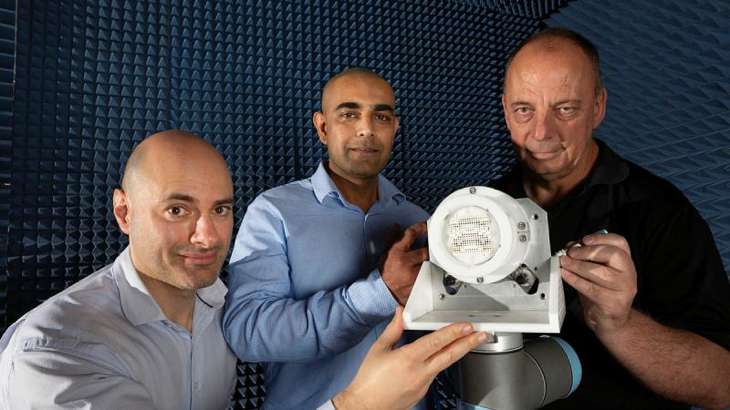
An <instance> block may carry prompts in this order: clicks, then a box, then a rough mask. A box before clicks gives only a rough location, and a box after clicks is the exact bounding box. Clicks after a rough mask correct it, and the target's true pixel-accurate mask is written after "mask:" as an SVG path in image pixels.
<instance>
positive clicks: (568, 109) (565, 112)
mask: <svg viewBox="0 0 730 410" xmlns="http://www.w3.org/2000/svg"><path fill="white" fill-rule="evenodd" d="M575 111H576V108H575V107H560V108H558V112H559V113H560V114H562V115H569V114H572V113H574V112H575Z"/></svg>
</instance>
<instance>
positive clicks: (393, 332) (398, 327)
mask: <svg viewBox="0 0 730 410" xmlns="http://www.w3.org/2000/svg"><path fill="white" fill-rule="evenodd" d="M401 335H403V306H398V307H397V308H395V315H393V320H391V321H390V323H388V327H386V328H385V331H383V334H381V335H380V337H379V338H378V340H376V341H375V343H374V344H373V350H375V349H377V350H393V346H395V344H396V343H398V341H399V340H400V337H401Z"/></svg>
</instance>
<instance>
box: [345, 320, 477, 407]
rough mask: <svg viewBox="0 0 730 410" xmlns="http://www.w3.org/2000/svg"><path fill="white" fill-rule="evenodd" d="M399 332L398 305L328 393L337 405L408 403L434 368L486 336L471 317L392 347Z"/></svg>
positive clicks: (419, 392) (422, 391)
mask: <svg viewBox="0 0 730 410" xmlns="http://www.w3.org/2000/svg"><path fill="white" fill-rule="evenodd" d="M402 333H403V308H402V307H398V308H397V309H396V312H395V316H394V317H393V321H391V322H390V324H389V325H388V327H387V328H386V329H385V331H384V332H383V334H382V335H381V336H380V337H379V338H378V340H376V341H375V343H374V344H373V346H372V347H371V348H370V351H369V352H368V354H367V356H365V360H363V362H362V365H360V370H358V372H357V375H355V379H354V380H353V381H352V383H350V385H349V386H347V388H346V389H345V390H344V391H342V392H341V393H340V394H338V395H337V396H335V397H334V398H333V399H332V404H334V406H335V408H336V409H337V410H355V409H357V410H361V409H364V410H370V409H393V410H401V409H410V408H411V407H413V406H414V405H415V404H416V403H418V401H419V400H421V398H423V396H424V395H425V394H426V392H427V391H428V387H429V386H430V385H431V382H432V381H433V378H434V377H436V375H437V374H438V373H439V372H441V371H442V370H444V369H446V368H447V367H449V366H451V365H452V364H453V363H455V362H456V361H457V360H459V359H461V358H462V357H463V356H464V355H465V354H467V353H468V352H469V351H470V350H472V349H474V348H476V347H477V346H479V345H480V344H484V343H487V341H488V337H487V334H486V333H484V332H474V328H473V326H472V325H471V324H470V323H454V324H452V325H449V326H446V327H444V328H442V329H440V330H437V331H436V332H433V333H430V334H428V335H426V336H423V337H421V338H420V339H418V340H416V341H415V342H413V343H411V344H407V345H405V346H401V347H399V348H397V349H393V346H394V345H395V344H396V343H397V342H398V340H400V337H401V334H402Z"/></svg>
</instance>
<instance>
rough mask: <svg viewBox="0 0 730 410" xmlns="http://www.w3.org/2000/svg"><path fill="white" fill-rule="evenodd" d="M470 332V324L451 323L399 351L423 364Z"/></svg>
mask: <svg viewBox="0 0 730 410" xmlns="http://www.w3.org/2000/svg"><path fill="white" fill-rule="evenodd" d="M472 332H474V326H472V324H471V323H466V322H464V323H453V324H451V325H448V326H446V327H443V328H441V329H439V330H437V331H435V332H433V333H429V334H427V335H426V336H422V337H421V338H419V339H418V340H416V341H415V342H413V343H411V344H409V345H406V346H403V347H401V349H404V350H406V351H408V353H409V354H410V355H411V357H414V358H420V359H421V360H423V361H424V362H425V361H426V360H428V358H429V357H431V356H432V355H434V354H435V353H437V352H438V351H440V350H441V349H443V348H444V347H446V346H448V345H450V344H451V343H453V342H454V341H455V340H457V339H459V338H460V337H463V336H466V335H468V334H471V333H472Z"/></svg>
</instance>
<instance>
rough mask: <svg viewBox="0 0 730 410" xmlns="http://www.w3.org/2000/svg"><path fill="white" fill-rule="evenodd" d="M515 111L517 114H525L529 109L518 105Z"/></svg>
mask: <svg viewBox="0 0 730 410" xmlns="http://www.w3.org/2000/svg"><path fill="white" fill-rule="evenodd" d="M515 112H516V113H517V114H522V115H525V114H527V113H529V112H530V109H529V108H528V107H520V108H518V109H516V110H515Z"/></svg>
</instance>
